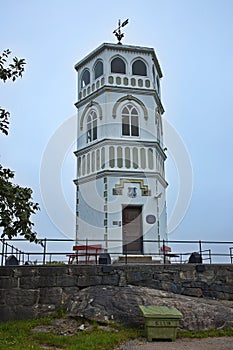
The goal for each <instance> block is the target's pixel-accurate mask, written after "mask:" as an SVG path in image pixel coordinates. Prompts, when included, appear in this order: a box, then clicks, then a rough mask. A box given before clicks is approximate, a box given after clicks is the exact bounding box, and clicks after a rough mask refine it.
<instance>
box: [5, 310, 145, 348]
mask: <svg viewBox="0 0 233 350" xmlns="http://www.w3.org/2000/svg"><path fill="white" fill-rule="evenodd" d="M51 321H52V318H51V317H48V318H44V319H38V320H30V321H14V322H5V323H0V349H1V350H2V349H7V350H11V349H12V350H29V349H33V350H37V349H43V348H44V347H46V349H51V350H52V349H54V348H55V347H56V349H66V350H74V349H75V350H77V349H78V350H86V349H88V350H110V349H113V348H114V347H115V346H117V344H119V343H121V342H124V341H127V340H129V339H135V338H138V337H140V336H142V331H139V330H133V329H125V328H122V327H118V326H115V325H114V326H111V327H112V329H111V331H106V330H102V329H100V328H98V325H97V324H96V325H95V324H94V325H93V329H92V330H88V331H82V332H79V333H78V334H77V335H75V336H64V335H56V334H54V333H53V332H49V333H47V332H46V333H33V332H32V329H33V328H34V327H36V326H39V325H49V324H51Z"/></svg>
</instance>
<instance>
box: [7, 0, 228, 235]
mask: <svg viewBox="0 0 233 350" xmlns="http://www.w3.org/2000/svg"><path fill="white" fill-rule="evenodd" d="M232 13H233V1H232V0H222V1H217V0H163V1H160V0H153V1H149V0H145V1H141V0H140V1H138V0H134V1H129V0H128V1H127V0H124V1H123V0H119V1H117V2H116V1H115V2H113V1H112V2H109V1H101V0H99V1H98V2H97V1H86V2H84V1H79V0H66V1H64V0H63V1H61V0H49V1H48V0H46V1H45V0H41V1H33V0H31V1H29V0H27V1H26V0H21V1H16V0H12V1H5V2H3V1H2V3H1V33H0V50H1V51H3V50H4V49H7V48H9V49H10V50H12V52H13V54H14V55H15V56H18V57H21V58H25V59H26V62H27V66H26V72H25V74H24V76H23V79H20V80H18V81H17V82H16V83H6V84H3V83H2V84H1V86H0V105H1V106H2V107H4V108H6V109H8V110H9V111H10V112H11V124H10V135H9V136H8V137H5V136H3V135H2V136H0V162H1V163H2V164H3V165H4V166H5V167H10V168H11V169H14V170H15V172H16V177H15V178H16V182H18V183H19V184H21V185H22V186H29V187H31V188H32V189H33V192H34V199H35V201H37V202H39V204H40V207H41V211H40V213H38V214H37V215H36V217H35V218H34V221H35V224H36V230H37V232H38V234H39V236H40V237H48V238H55V237H56V238H64V237H71V238H74V232H75V223H74V216H75V186H74V184H73V179H74V178H75V177H76V163H75V157H74V156H73V153H72V152H73V150H74V149H75V145H74V141H75V140H73V139H72V138H73V137H74V134H73V132H72V131H70V130H69V127H68V129H67V130H69V131H68V135H67V137H68V138H69V137H70V141H69V142H70V143H69V142H67V143H66V141H67V140H65V144H66V147H67V148H68V149H66V156H65V157H64V159H62V160H61V162H62V169H61V176H60V175H59V176H60V178H61V188H62V191H63V194H64V197H65V199H66V206H67V205H68V206H69V208H70V215H66V210H67V208H66V209H64V211H63V209H62V205H63V203H61V202H59V200H58V198H59V195H57V193H56V192H54V191H51V193H48V197H50V199H51V198H54V212H53V213H52V214H51V213H49V212H48V209H47V208H46V203H45V204H44V203H43V201H42V197H41V184H40V172H41V162H42V159H43V154H44V151H45V150H47V148H46V147H47V146H48V144H49V142H50V141H51V139H52V136H53V134H54V133H55V135H57V132H58V131H57V130H58V128H59V127H60V126H61V125H62V128H63V132H64V130H65V129H64V128H65V127H64V123H65V125H66V121H67V120H68V119H69V118H72V117H73V116H74V115H75V112H76V111H75V107H74V103H75V101H76V94H77V91H76V74H75V70H74V68H73V67H74V65H75V63H77V62H78V61H79V60H81V59H82V58H83V57H84V56H86V55H87V54H88V53H90V52H91V51H92V50H94V49H95V48H96V47H97V46H99V45H100V44H102V43H103V42H109V43H111V42H113V43H115V42H116V40H115V37H114V36H113V34H112V31H113V30H114V29H115V27H116V26H117V21H118V19H119V18H121V19H122V20H125V19H127V18H129V24H128V25H127V27H125V30H124V31H125V39H124V41H123V43H124V44H128V45H139V46H148V47H153V48H154V49H155V52H156V55H157V57H158V59H159V62H160V65H161V68H162V72H163V75H164V77H163V79H162V82H161V85H162V86H161V87H162V102H163V106H164V108H165V114H164V118H166V120H167V121H168V122H169V125H172V126H173V127H174V128H175V130H176V132H177V133H178V135H179V137H180V139H182V140H183V143H184V145H185V147H186V149H187V152H188V154H189V158H190V162H191V164H192V169H193V190H192V198H191V202H190V205H189V207H188V210H187V212H186V215H184V218H183V220H182V221H181V223H180V224H179V225H178V227H177V228H176V229H175V230H173V231H171V232H170V233H169V238H170V239H171V240H179V239H187V240H190V239H202V240H232V238H233V235H232V232H233V211H232V201H233V164H232V155H233V132H232V130H233V98H232V95H233V94H232V85H233V39H232V38H233V22H232ZM69 133H70V134H69ZM60 144H61V145H63V139H62V137H61V139H60ZM168 144H170V142H169V140H168ZM58 154H59V152H58ZM167 155H168V161H167V172H166V178H167V181H168V183H169V187H168V190H167V199H168V200H167V206H168V217H169V218H170V217H171V214H172V212H173V210H174V207H175V202H176V199H177V197H178V193H179V174H178V172H177V169H176V164H175V162H174V160H172V151H171V150H169V147H168V152H167ZM54 157H56V147H54ZM47 162H48V160H47ZM43 164H45V163H43ZM43 166H44V165H43ZM189 180H190V179H187V181H189ZM52 181H53V174H52V171H51V172H50V169H49V164H48V183H47V185H48V186H49V184H50V183H52ZM42 185H43V184H42ZM183 185H184V184H180V186H183ZM59 191H60V189H58V192H59ZM58 202H59V203H58ZM51 216H52V217H51ZM56 216H57V218H60V219H61V218H63V221H64V227H66V232H61V231H60V229H59V227H57V226H59V225H57V224H56ZM52 221H53V222H52ZM58 221H59V219H58ZM63 231H64V230H63Z"/></svg>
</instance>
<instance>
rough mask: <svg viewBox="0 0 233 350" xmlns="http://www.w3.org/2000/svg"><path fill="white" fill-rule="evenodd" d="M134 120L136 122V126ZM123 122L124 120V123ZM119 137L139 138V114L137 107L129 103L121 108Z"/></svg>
mask: <svg viewBox="0 0 233 350" xmlns="http://www.w3.org/2000/svg"><path fill="white" fill-rule="evenodd" d="M127 110H128V113H127ZM134 111H135V112H136V113H135V112H134ZM135 119H136V120H137V123H136V124H135ZM124 120H126V122H125V123H124ZM133 120H134V121H133ZM124 129H125V131H124ZM135 131H136V132H135ZM121 136H122V137H140V113H139V111H138V109H137V107H136V106H135V105H134V104H133V103H131V102H128V103H127V104H124V106H122V108H121Z"/></svg>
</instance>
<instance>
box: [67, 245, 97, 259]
mask: <svg viewBox="0 0 233 350" xmlns="http://www.w3.org/2000/svg"><path fill="white" fill-rule="evenodd" d="M73 250H74V251H75V253H71V254H66V256H68V257H69V260H68V264H73V262H74V261H76V264H78V263H79V257H85V262H86V264H88V263H89V262H90V258H91V256H94V257H95V263H96V264H97V259H98V255H100V252H101V250H102V245H101V244H92V245H75V246H73ZM82 261H83V260H82Z"/></svg>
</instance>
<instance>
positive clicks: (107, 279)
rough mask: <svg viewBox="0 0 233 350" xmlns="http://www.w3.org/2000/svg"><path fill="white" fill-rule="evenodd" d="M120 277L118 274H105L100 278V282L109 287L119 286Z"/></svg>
mask: <svg viewBox="0 0 233 350" xmlns="http://www.w3.org/2000/svg"><path fill="white" fill-rule="evenodd" d="M119 280H120V276H119V275H118V274H105V275H103V276H102V282H101V284H103V285H105V284H106V285H110V286H118V285H119Z"/></svg>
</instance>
